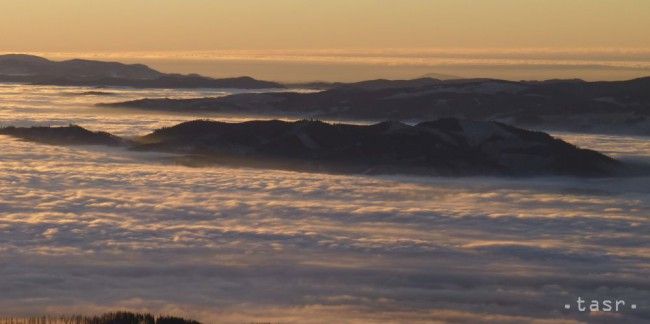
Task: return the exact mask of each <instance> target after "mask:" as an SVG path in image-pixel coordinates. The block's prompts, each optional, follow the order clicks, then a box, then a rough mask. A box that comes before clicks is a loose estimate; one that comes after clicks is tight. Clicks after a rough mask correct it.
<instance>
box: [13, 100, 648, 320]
mask: <svg viewBox="0 0 650 324" xmlns="http://www.w3.org/2000/svg"><path fill="white" fill-rule="evenodd" d="M107 91H109V90H107ZM163 96H164V95H163ZM73 97H74V96H73ZM106 98H109V97H105V98H102V100H105V99H106ZM21 100H22V99H21ZM29 100H30V101H32V102H33V103H30V104H26V103H25V102H24V100H23V101H20V100H16V101H15V102H14V106H8V105H7V103H6V102H5V103H2V104H1V105H2V109H0V116H1V118H2V121H1V122H2V123H3V124H12V123H14V122H22V123H25V124H29V123H39V122H40V121H39V120H40V119H42V120H49V118H55V119H56V118H58V119H59V120H60V122H61V123H64V124H65V123H69V122H75V123H77V122H78V123H79V124H81V125H82V126H91V127H90V128H92V129H101V130H109V131H114V132H116V133H119V134H134V133H143V132H144V131H145V130H148V129H151V128H152V127H156V125H158V124H163V125H170V124H173V123H174V122H176V121H178V120H184V119H192V118H194V116H189V115H188V116H180V117H179V116H173V115H164V114H163V115H153V114H147V113H131V114H132V115H129V113H126V112H125V113H119V114H117V113H115V114H112V113H111V112H106V113H95V114H93V113H90V112H88V113H87V115H85V116H81V117H74V119H68V118H69V117H67V115H66V114H65V112H66V110H61V109H63V108H59V110H53V111H52V112H47V110H46V109H47V108H46V107H47V106H49V105H51V104H52V102H50V101H49V100H51V99H44V102H42V103H38V100H39V99H38V98H30V99H29ZM58 100H73V99H58ZM75 100H76V99H75ZM78 100H84V104H87V102H86V101H87V100H89V99H87V96H84V97H83V98H82V99H78ZM82 106H83V105H82V104H80V105H79V107H78V109H79V110H82ZM59 107H62V106H59ZM65 107H67V108H65V109H70V110H73V109H77V108H75V106H74V105H73V104H70V105H69V106H65ZM30 109H32V110H33V111H37V112H38V113H35V114H30V113H28V111H29V110H30ZM10 111H14V112H15V114H12V113H10ZM48 114H50V115H48ZM134 116H140V117H139V118H136V117H134ZM560 135H561V136H566V138H568V139H570V140H571V141H572V142H574V143H577V144H580V145H582V146H585V147H591V148H596V149H601V150H603V151H605V152H606V153H610V154H613V155H615V156H618V157H629V156H633V157H636V158H639V157H641V158H643V157H646V158H647V157H649V156H650V148H649V147H648V144H647V143H648V140H647V139H644V138H622V137H616V136H589V135H569V134H560ZM0 143H2V152H1V153H0V188H2V190H1V191H0V291H2V294H0V315H25V314H43V313H47V314H60V313H69V312H82V313H91V312H100V311H108V310H118V309H128V310H137V311H151V312H155V313H172V314H176V315H185V316H188V317H192V318H196V319H199V320H205V321H213V320H219V321H225V322H228V321H230V322H251V321H270V322H278V321H283V322H284V321H299V322H310V321H313V322H332V321H340V320H341V319H342V318H344V319H348V320H349V322H368V321H374V322H387V321H391V320H396V319H399V320H401V321H406V322H418V321H422V322H425V321H430V320H431V319H433V318H435V319H438V320H447V321H462V322H476V321H478V320H484V321H485V320H487V321H493V322H500V323H502V322H513V323H516V322H522V321H529V320H532V319H548V320H557V319H574V320H578V321H590V322H594V321H596V322H597V321H603V322H605V321H612V320H614V319H618V320H621V319H629V320H635V319H636V320H640V319H642V318H644V319H646V320H648V319H649V318H650V312H649V311H648V308H647V307H648V305H649V304H648V302H649V301H650V280H649V279H648V276H649V275H650V262H649V261H650V257H649V256H650V244H649V243H650V238H649V237H648V233H649V232H650V219H649V215H650V186H648V183H650V182H649V181H650V179H648V178H639V177H630V178H598V179H581V178H570V177H555V178H533V179H504V178H481V177H476V178H428V177H400V176H383V177H377V176H342V175H326V174H314V173H299V172H286V171H274V170H262V169H246V168H226V167H219V166H215V167H207V168H190V167H185V166H181V165H175V164H173V159H171V158H170V155H164V154H151V153H136V152H129V151H126V150H122V149H106V148H101V147H57V146H49V145H41V144H34V143H27V142H22V141H18V140H15V139H13V138H10V137H6V136H0ZM579 296H581V297H582V298H583V299H606V298H612V299H614V298H617V299H624V300H626V301H627V302H628V303H636V304H638V305H639V307H640V308H639V309H637V310H629V309H628V310H626V311H624V312H619V313H604V312H601V313H599V315H597V316H594V315H587V314H579V313H578V312H576V311H566V310H565V309H564V305H565V304H567V303H574V302H575V299H576V298H577V297H579ZM621 317H624V318H621Z"/></svg>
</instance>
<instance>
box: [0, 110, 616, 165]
mask: <svg viewBox="0 0 650 324" xmlns="http://www.w3.org/2000/svg"><path fill="white" fill-rule="evenodd" d="M0 134H4V135H10V136H14V137H17V138H21V139H24V140H28V141H35V142H41V143H47V144H56V145H88V144H94V145H112V146H114V145H122V146H124V147H128V148H130V149H132V150H137V151H147V152H149V151H151V152H168V153H177V154H181V155H182V156H183V160H184V161H185V162H186V163H188V164H192V165H210V164H226V165H235V166H251V167H261V168H278V169H288V170H298V171H309V172H334V173H366V174H418V175H435V176H468V175H470V176H472V175H506V176H532V175H572V176H611V175H615V174H617V173H618V172H619V171H621V170H622V165H621V163H620V162H618V161H617V160H615V159H612V158H610V157H608V156H606V155H603V154H601V153H598V152H596V151H592V150H587V149H581V148H578V147H576V146H574V145H572V144H569V143H566V142H564V141H562V140H559V139H556V138H553V137H552V136H550V135H548V134H546V133H542V132H534V131H528V130H525V129H520V128H516V127H513V126H509V125H506V124H503V123H498V122H483V121H471V120H460V119H454V118H446V119H438V120H434V121H427V122H422V123H419V124H417V125H408V124H404V123H401V122H398V121H385V122H381V123H377V124H372V125H352V124H331V123H325V122H321V121H313V120H301V121H295V122H288V121H281V120H254V121H247V122H241V123H226V122H218V121H210V120H194V121H189V122H184V123H180V124H177V125H174V126H171V127H164V128H160V129H157V130H155V131H153V132H151V133H150V134H147V135H144V136H139V137H135V138H131V139H128V140H127V139H120V138H118V137H116V136H113V135H111V134H108V133H103V132H90V131H87V130H85V129H83V128H81V127H79V126H68V127H54V128H42V127H40V128H39V127H33V128H16V127H9V128H4V129H0Z"/></svg>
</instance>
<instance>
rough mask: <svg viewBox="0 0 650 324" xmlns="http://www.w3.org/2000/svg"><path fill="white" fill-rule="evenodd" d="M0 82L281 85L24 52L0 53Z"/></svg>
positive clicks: (242, 87)
mask: <svg viewBox="0 0 650 324" xmlns="http://www.w3.org/2000/svg"><path fill="white" fill-rule="evenodd" d="M0 82H21V83H29V84H39V85H61V86H125V87H137V88H239V89H262V88H283V86H282V85H281V84H279V83H275V82H268V81H260V80H255V79H253V78H250V77H238V78H225V79H213V78H209V77H204V76H200V75H196V74H190V75H181V74H168V73H162V72H159V71H156V70H154V69H151V68H149V67H148V66H146V65H143V64H123V63H118V62H102V61H91V60H80V59H74V60H67V61H60V62H57V61H50V60H48V59H45V58H42V57H38V56H32V55H24V54H7V55H0Z"/></svg>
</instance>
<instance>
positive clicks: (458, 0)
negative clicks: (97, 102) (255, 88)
mask: <svg viewBox="0 0 650 324" xmlns="http://www.w3.org/2000/svg"><path fill="white" fill-rule="evenodd" d="M0 30H2V31H3V32H2V34H0V52H27V53H46V54H48V55H47V56H50V57H54V58H56V57H66V58H67V57H71V56H84V57H87V56H90V55H91V54H94V55H99V56H102V57H111V56H112V57H115V56H116V55H117V56H119V57H121V58H122V59H127V60H128V59H131V60H137V59H142V58H144V59H147V58H148V57H149V56H150V54H151V53H157V54H158V57H157V59H158V60H159V61H158V62H155V61H154V62H153V63H152V62H151V61H149V62H147V63H152V65H154V66H157V67H163V68H164V69H171V70H174V69H176V70H179V71H180V70H184V69H186V68H183V64H181V63H179V62H176V63H173V62H170V57H176V58H175V59H177V60H178V53H185V54H184V55H182V56H183V57H181V58H180V60H187V59H188V58H187V57H191V56H192V55H191V54H192V53H197V52H201V53H206V52H207V53H211V54H210V55H208V56H209V59H210V60H211V61H212V62H213V63H215V64H216V65H213V66H212V68H211V67H210V65H209V64H208V65H204V66H203V69H206V71H207V72H208V73H207V74H219V71H218V70H225V71H229V72H228V73H231V74H233V73H236V70H237V68H236V67H234V66H233V65H231V64H227V66H224V67H221V66H219V64H222V63H223V62H224V61H227V62H229V63H235V62H238V63H241V62H248V63H260V62H261V63H264V62H266V64H261V66H259V67H256V68H250V67H249V68H243V71H242V72H252V73H255V72H256V71H258V74H262V75H264V76H269V77H270V76H273V75H274V74H279V73H278V72H277V71H275V72H273V71H274V69H275V70H283V69H285V68H288V69H289V70H291V66H286V64H288V63H295V64H301V67H299V68H297V72H289V73H294V74H295V78H296V79H300V78H301V77H303V78H304V77H307V75H302V76H301V75H300V73H299V71H300V70H301V69H302V70H304V71H303V72H302V73H303V74H314V73H323V74H327V72H328V69H327V68H320V69H319V68H317V66H314V65H315V64H316V63H318V64H316V65H319V66H320V65H325V66H328V65H337V64H339V65H340V64H341V62H343V63H345V64H347V65H350V64H351V63H350V62H344V61H341V60H340V59H341V58H345V57H353V58H354V59H355V62H353V64H352V65H354V66H355V67H356V68H358V70H359V71H356V72H354V73H356V74H357V75H359V76H362V75H366V74H368V73H370V72H369V71H361V70H363V66H364V64H365V66H366V67H368V65H370V66H371V67H372V66H374V67H377V66H382V65H384V66H385V65H390V66H392V68H386V67H382V68H380V69H379V70H380V71H379V74H381V73H382V72H381V71H384V72H383V73H388V74H390V73H393V74H395V73H397V74H399V73H402V74H404V75H405V76H406V75H408V74H409V73H411V74H416V73H421V72H422V73H431V72H439V71H440V70H444V72H446V74H450V72H451V74H454V73H453V72H457V73H455V74H459V73H460V74H471V73H474V74H476V73H479V74H480V73H488V74H489V73H492V72H489V71H488V72H485V71H483V72H481V71H480V70H476V69H475V70H471V71H463V70H462V68H461V69H460V71H458V69H445V68H444V67H445V66H447V65H449V64H448V62H442V63H441V62H439V61H434V62H432V61H431V60H430V58H431V55H430V54H427V55H424V56H422V55H419V56H417V58H419V59H426V60H425V61H426V62H424V63H426V64H420V66H421V67H423V68H420V69H416V70H417V71H411V70H413V69H411V70H408V69H407V70H404V68H405V67H406V66H413V65H417V63H418V61H417V60H415V61H413V62H415V63H413V62H407V63H404V62H401V61H399V62H396V61H395V60H394V58H395V57H401V56H403V53H419V54H421V53H422V51H423V50H425V51H431V50H434V51H440V50H443V51H453V52H454V53H453V55H447V56H445V58H447V59H458V58H459V55H460V54H463V53H464V52H465V51H466V50H468V49H470V50H471V51H470V52H471V53H474V54H476V53H479V54H476V55H474V56H472V58H474V59H481V60H484V59H485V57H484V56H485V53H492V52H494V51H497V52H498V51H507V52H509V53H510V52H521V51H522V50H523V51H524V52H526V51H528V52H530V51H533V52H534V53H535V54H534V55H532V56H531V55H528V56H526V57H524V59H526V60H531V59H535V60H539V59H540V58H539V55H540V54H539V53H547V54H548V53H565V52H567V51H569V52H570V53H573V54H572V55H573V56H574V58H575V59H577V60H583V59H586V60H587V62H585V63H584V64H583V65H594V63H597V64H596V65H600V64H601V63H603V61H612V58H611V57H609V56H608V55H605V56H603V55H601V54H602V52H606V53H610V52H611V51H614V52H617V53H618V52H623V55H622V56H623V61H626V62H628V63H629V62H631V63H630V64H632V65H633V68H636V69H638V67H639V66H642V67H643V68H644V69H647V68H648V67H649V66H650V64H649V62H650V59H649V57H650V54H649V52H650V50H648V49H649V48H650V33H649V32H648V30H650V2H649V1H646V0H599V1H593V0H561V1H560V0H543V1H542V0H487V1H467V0H401V1H396V0H395V1H393V0H354V1H349V0H328V1H305V0H274V1H268V0H238V1H222V0H211V1H208V0H183V1H181V0H157V1H152V0H128V1H126V0H111V1H92V2H89V1H85V0H59V1H50V0H23V1H10V0H3V1H0ZM233 51H234V52H235V53H237V54H238V55H239V56H242V55H241V53H242V52H241V51H244V54H246V55H243V56H244V57H243V58H242V57H239V59H238V60H235V59H233V58H232V53H233ZM285 51H289V53H295V51H299V53H300V54H301V55H299V56H298V57H291V58H287V56H286V55H285V54H286V53H285ZM292 51H293V52H292ZM322 51H336V53H338V54H341V53H342V54H343V55H339V56H335V57H333V59H330V60H322V59H320V58H319V57H320V55H314V52H316V53H321V52H322ZM377 51H380V52H381V51H384V52H386V51H388V52H389V53H390V55H388V57H389V58H390V59H391V60H390V62H388V64H387V63H386V62H385V60H384V61H382V62H372V61H368V60H367V59H366V58H367V56H368V53H376V52H377ZM396 51H397V52H399V53H400V54H399V55H396V54H395V52H396ZM639 51H641V52H642V59H641V60H639V57H638V55H637V56H634V55H630V54H629V53H638V52H639ZM585 52H586V53H587V54H585ZM97 53H99V54H97ZM161 53H162V55H161ZM188 53H189V54H188ZM215 53H216V54H215ZM224 53H225V54H224ZM268 53H272V56H273V59H272V60H271V61H273V62H274V63H273V64H270V63H268V62H269V60H268V56H269V54H268ZM360 53H361V54H360ZM426 53H428V52H426ZM594 53H595V54H594ZM547 54H546V55H547ZM161 56H162V57H161ZM166 56H170V57H166ZM224 56H226V58H225V59H224ZM260 56H263V57H265V58H267V60H262V59H260V58H259V57H260ZM439 56H440V55H437V56H435V57H436V58H438V59H439ZM460 56H461V57H460V58H463V57H462V55H460ZM619 56H620V55H619ZM505 58H507V59H511V58H512V57H511V56H507V57H505ZM560 58H562V59H564V58H563V57H562V56H561V55H560ZM560 58H558V57H557V55H555V56H553V60H554V61H557V60H558V59H560ZM149 59H150V57H149ZM163 59H165V61H164V62H162V61H160V60H163ZM616 59H620V57H616ZM589 60H592V61H594V60H595V61H596V62H590V61H589ZM332 61H335V62H332ZM358 61H361V62H358ZM509 62H510V61H509ZM443 63H444V64H443ZM455 63H457V65H458V64H460V65H463V64H464V65H463V66H467V65H468V62H466V61H465V62H460V63H459V62H456V61H455ZM461 63H462V64H461ZM469 63H473V64H474V65H476V64H477V63H480V64H487V65H489V66H494V65H495V64H494V62H484V61H480V62H469ZM520 63H521V62H520ZM533 63H535V62H533ZM543 63H545V62H537V63H536V64H538V65H540V64H543ZM546 63H547V62H546ZM565 63H571V64H573V63H575V62H565ZM278 64H280V65H278ZM282 64H284V65H285V66H283V65H282ZM445 64H446V65H445ZM253 65H254V64H253ZM610 65H611V64H610ZM618 65H620V64H618ZM618 65H617V68H620V66H618ZM628 65H629V64H628ZM215 66H218V67H215ZM426 66H433V67H434V68H424V67H426ZM437 66H443V68H442V69H438V68H435V67H437ZM396 67H398V68H396ZM339 69H342V68H341V67H339ZM626 69H628V70H629V69H630V67H629V66H627V67H626ZM434 70H435V71H434ZM541 70H542V71H548V70H547V69H541ZM623 70H625V69H623ZM334 71H338V70H336V69H334ZM391 71H392V72H391ZM193 72H201V71H193ZM398 72H399V73H398ZM506 72H507V71H506ZM506 72H503V71H502V72H501V74H503V75H506V74H507V73H506ZM222 73H225V72H222ZM330 73H332V72H331V71H330ZM511 73H512V72H511ZM535 73H538V72H535ZM535 73H532V74H535ZM558 73H559V72H558ZM571 73H574V74H580V73H577V72H575V71H572V72H571ZM617 73H618V75H620V76H621V77H623V75H625V76H628V75H636V74H643V73H645V71H643V73H642V72H640V71H635V72H634V73H631V72H629V71H627V72H626V73H623V72H622V71H618V72H617ZM538 74H539V73H538ZM551 74H552V73H551ZM560 74H562V73H560ZM569 74H570V73H569ZM335 76H336V73H335V74H334V75H332V76H331V77H335ZM515 76H516V73H515V75H513V77H515ZM328 77H329V76H328ZM313 78H318V76H313ZM346 78H349V77H347V76H346Z"/></svg>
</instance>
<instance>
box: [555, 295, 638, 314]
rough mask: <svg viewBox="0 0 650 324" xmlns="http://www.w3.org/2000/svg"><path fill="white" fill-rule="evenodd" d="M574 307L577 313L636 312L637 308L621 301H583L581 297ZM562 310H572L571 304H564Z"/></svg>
mask: <svg viewBox="0 0 650 324" xmlns="http://www.w3.org/2000/svg"><path fill="white" fill-rule="evenodd" d="M575 306H576V309H577V310H578V311H579V312H587V311H589V312H623V311H626V310H636V309H637V307H638V306H637V305H636V304H631V303H630V304H628V303H627V302H625V300H622V299H602V300H599V299H592V300H584V299H582V297H578V299H577V300H576V304H575ZM564 309H567V310H569V309H572V304H564Z"/></svg>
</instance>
